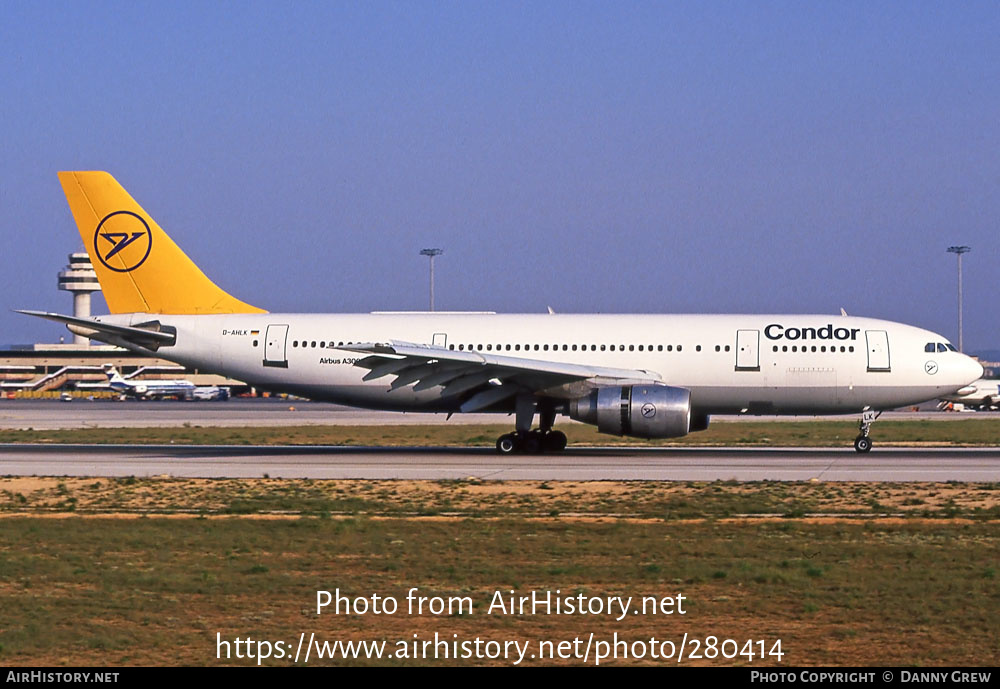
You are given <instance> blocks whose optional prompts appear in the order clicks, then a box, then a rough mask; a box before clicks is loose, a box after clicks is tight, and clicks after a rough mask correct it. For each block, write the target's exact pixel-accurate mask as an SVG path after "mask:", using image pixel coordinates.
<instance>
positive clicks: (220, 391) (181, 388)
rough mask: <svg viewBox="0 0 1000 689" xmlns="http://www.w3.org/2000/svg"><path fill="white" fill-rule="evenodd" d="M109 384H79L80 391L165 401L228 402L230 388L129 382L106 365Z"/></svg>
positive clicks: (145, 381)
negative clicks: (171, 398)
mask: <svg viewBox="0 0 1000 689" xmlns="http://www.w3.org/2000/svg"><path fill="white" fill-rule="evenodd" d="M101 368H102V369H104V375H106V376H107V377H108V382H107V383H78V384H77V388H80V389H87V388H90V389H101V390H113V391H114V392H118V393H121V394H123V395H126V396H128V397H134V398H136V399H145V400H152V399H163V398H166V397H173V398H177V399H189V400H227V399H229V388H226V387H219V386H216V385H207V386H198V385H195V384H194V383H192V382H191V381H190V380H141V381H132V380H128V379H127V378H125V377H124V376H122V374H121V373H119V372H118V369H116V368H115V367H114V365H113V364H104V366H102V367H101Z"/></svg>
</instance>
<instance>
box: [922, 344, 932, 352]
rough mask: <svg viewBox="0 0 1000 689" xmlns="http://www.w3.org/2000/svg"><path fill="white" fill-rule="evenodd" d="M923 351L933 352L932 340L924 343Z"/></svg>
mask: <svg viewBox="0 0 1000 689" xmlns="http://www.w3.org/2000/svg"><path fill="white" fill-rule="evenodd" d="M924 351H925V352H933V351H934V343H933V342H928V343H927V344H925V345H924Z"/></svg>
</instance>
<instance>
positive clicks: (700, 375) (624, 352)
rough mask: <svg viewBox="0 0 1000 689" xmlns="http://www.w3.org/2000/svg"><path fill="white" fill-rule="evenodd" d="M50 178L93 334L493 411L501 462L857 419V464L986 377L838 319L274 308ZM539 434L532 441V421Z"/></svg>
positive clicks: (347, 393) (892, 335) (403, 406)
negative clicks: (90, 292)
mask: <svg viewBox="0 0 1000 689" xmlns="http://www.w3.org/2000/svg"><path fill="white" fill-rule="evenodd" d="M59 179H60V182H61V184H62V187H63V191H64V192H65V194H66V198H67V200H68V202H69V207H70V210H71V212H72V214H73V217H74V219H75V221H76V223H77V227H78V229H79V231H80V235H81V237H82V238H83V242H84V245H85V246H86V248H87V251H88V253H89V254H90V257H91V260H92V262H93V265H94V269H95V270H96V271H97V276H98V280H99V281H100V284H101V289H102V290H103V292H104V297H105V300H106V301H107V304H108V308H109V310H110V312H111V313H110V315H106V316H96V317H91V318H76V317H73V316H66V315H61V314H55V313H46V312H40V311H22V313H26V314H28V315H33V316H39V317H42V318H47V319H50V320H53V321H57V322H61V323H64V324H65V325H66V326H67V327H68V329H69V330H70V331H71V332H73V333H75V334H80V335H83V336H85V337H89V338H90V339H93V340H98V341H101V342H105V343H108V344H113V345H118V346H121V347H124V348H126V349H129V350H131V351H134V352H138V353H141V354H146V355H155V356H157V357H161V358H163V359H167V360H169V361H173V362H176V363H179V364H182V365H184V366H187V367H189V368H195V369H198V370H200V371H210V372H214V373H218V374H221V375H224V376H226V377H229V378H235V379H237V380H242V381H245V382H246V383H248V384H250V385H252V386H254V387H256V388H258V389H261V390H269V391H273V392H284V393H290V394H294V395H299V396H302V397H307V398H310V399H314V400H322V401H329V402H337V403H341V404H347V405H352V406H357V407H365V408H370V409H383V410H398V411H429V412H444V413H447V414H448V415H449V417H450V415H451V414H454V413H462V412H497V413H504V414H513V415H514V430H513V431H512V432H509V433H505V434H503V435H501V436H500V437H499V438H498V439H497V442H496V447H497V451H498V452H500V453H503V454H508V453H516V452H522V453H532V454H533V453H539V452H559V451H561V450H563V449H564V448H565V447H566V435H565V434H564V433H563V432H561V431H558V430H555V429H554V425H555V421H556V418H557V417H558V416H560V415H562V416H568V417H569V418H571V419H575V420H578V421H581V422H584V423H588V424H593V425H596V426H597V429H598V431H600V432H602V433H608V434H613V435H619V436H632V437H639V438H678V437H681V436H684V435H686V434H688V433H690V432H692V431H698V430H703V429H705V428H707V427H708V424H709V418H710V417H711V416H712V415H715V414H750V415H784V414H791V415H795V414H847V413H850V414H859V415H860V419H859V424H858V427H859V434H858V436H857V438H856V439H855V442H854V447H855V449H856V450H857V451H858V452H868V451H869V450H871V447H872V441H871V438H870V435H869V432H870V428H871V425H872V423H874V421H875V419H876V418H877V416H878V415H879V414H880V413H881V412H882V411H883V410H886V409H891V408H895V407H900V406H905V405H911V404H917V403H919V402H923V401H926V400H931V399H935V398H938V397H943V396H945V395H949V394H952V393H954V392H955V391H957V390H959V389H961V388H963V387H965V386H966V385H968V384H969V383H970V382H972V381H974V380H976V379H977V378H979V377H980V376H982V374H983V368H982V366H980V365H979V364H978V363H977V362H976V361H975V360H973V359H971V358H970V357H967V356H965V355H964V354H962V353H960V352H958V351H957V350H956V349H955V347H953V346H952V345H951V343H950V342H949V341H948V340H947V339H946V338H944V337H942V336H941V335H938V334H936V333H933V332H930V331H927V330H923V329H920V328H916V327H913V326H909V325H903V324H901V323H894V322H890V321H884V320H876V319H872V318H860V317H854V316H847V315H846V314H844V313H843V312H841V314H840V315H783V314H774V315H610V314H591V315H583V314H553V313H546V314H527V315H513V314H496V313H491V312H482V313H479V312H477V313H442V312H431V313H399V312H381V313H371V314H345V315H340V314H335V315H320V314H300V313H269V312H267V311H265V310H263V309H261V308H258V307H255V306H251V305H250V304H247V303H245V302H243V301H240V300H239V299H237V298H236V297H234V296H232V295H230V294H229V293H228V292H226V291H224V290H223V289H221V288H220V287H218V286H217V285H216V284H215V283H214V282H212V281H211V280H210V279H209V278H208V277H206V276H205V274H204V273H203V272H202V271H201V270H200V269H199V268H198V267H197V266H196V265H195V264H194V262H193V261H191V259H189V258H188V257H187V255H185V254H184V252H183V251H182V250H181V249H180V248H179V247H178V246H177V245H176V244H175V243H174V242H173V240H172V239H171V238H170V237H169V236H168V235H167V233H166V232H164V231H163V229H161V228H160V226H159V225H157V224H156V222H155V221H154V220H153V219H152V218H151V217H150V216H149V214H148V213H146V211H145V210H143V208H142V207H141V206H140V205H139V204H138V203H137V202H136V201H135V200H134V199H133V198H132V197H131V196H130V195H129V194H128V192H126V191H125V189H124V188H122V186H121V185H120V184H119V183H118V182H117V181H116V180H115V179H114V178H113V177H112V176H111V175H109V174H108V173H106V172H96V171H91V172H60V173H59ZM536 416H537V417H538V419H539V424H538V427H537V428H534V429H533V426H534V419H535V417H536Z"/></svg>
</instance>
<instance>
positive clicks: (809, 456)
mask: <svg viewBox="0 0 1000 689" xmlns="http://www.w3.org/2000/svg"><path fill="white" fill-rule="evenodd" d="M0 475H16V476H32V475H35V476H86V477H98V476H103V477H109V476H137V477H146V476H171V477H187V478H196V477H197V478H261V477H264V476H269V477H271V478H279V477H280V478H313V479H437V480H441V479H470V478H474V479H481V480H545V481H550V480H552V481H559V480H573V481H598V480H608V481H610V480H650V481H715V480H737V481H762V480H773V481H808V480H820V481H891V482H903V481H963V482H997V481H1000V449H998V448H967V449H966V448H962V449H954V448H941V449H937V448H935V449H910V448H899V449H897V448H876V450H874V451H872V452H871V453H870V454H867V455H860V454H858V453H856V452H854V451H853V450H851V449H814V448H786V449H743V448H697V449H689V448H683V449H675V448H669V449H661V448H656V449H631V448H629V449H620V448H614V449H611V448H592V449H572V450H567V451H566V452H564V453H561V454H558V455H540V456H528V455H520V456H513V457H504V456H500V455H498V454H496V452H495V451H493V450H492V449H488V448H483V449H451V448H367V447H363V448H359V447H300V446H278V447H275V446H261V447H232V446H201V445H199V446H194V445H190V446H179V445H127V446H126V445H123V446H108V445H0Z"/></svg>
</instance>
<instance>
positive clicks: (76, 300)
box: [59, 251, 101, 346]
mask: <svg viewBox="0 0 1000 689" xmlns="http://www.w3.org/2000/svg"><path fill="white" fill-rule="evenodd" d="M59 289H61V290H66V291H67V292H72V293H73V315H74V316H76V317H77V318H89V317H90V295H91V293H92V292H99V291H100V290H101V286H100V284H99V283H98V282H97V273H95V272H94V266H93V265H92V264H91V263H90V257H89V256H88V255H87V254H86V252H83V251H78V252H76V253H73V254H70V255H69V265H68V266H66V267H65V268H63V270H62V271H61V272H60V273H59ZM73 343H74V344H78V345H84V346H86V345H87V344H89V342H88V340H87V338H86V337H83V336H82V335H74V336H73Z"/></svg>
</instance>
